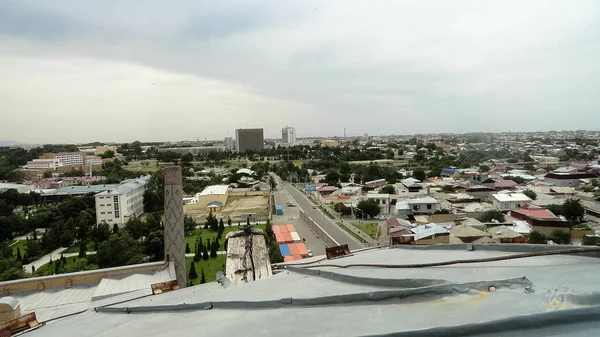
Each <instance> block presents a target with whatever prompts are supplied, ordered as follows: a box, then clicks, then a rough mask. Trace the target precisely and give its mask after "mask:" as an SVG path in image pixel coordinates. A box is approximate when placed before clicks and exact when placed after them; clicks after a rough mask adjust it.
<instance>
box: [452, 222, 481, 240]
mask: <svg viewBox="0 0 600 337" xmlns="http://www.w3.org/2000/svg"><path fill="white" fill-rule="evenodd" d="M449 232H450V234H452V235H453V236H455V237H457V238H459V239H460V241H462V242H464V243H472V242H473V241H475V240H477V239H481V238H483V237H485V236H488V237H489V236H491V235H490V234H489V233H487V232H484V231H482V230H479V229H477V228H475V227H472V226H468V225H458V226H454V227H452V228H450V229H449Z"/></svg>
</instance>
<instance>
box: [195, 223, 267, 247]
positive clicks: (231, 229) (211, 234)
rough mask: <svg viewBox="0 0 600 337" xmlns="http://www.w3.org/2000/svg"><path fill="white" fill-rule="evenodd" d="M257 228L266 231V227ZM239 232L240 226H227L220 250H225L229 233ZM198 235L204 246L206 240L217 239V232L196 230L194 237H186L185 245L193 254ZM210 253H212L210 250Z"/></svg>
mask: <svg viewBox="0 0 600 337" xmlns="http://www.w3.org/2000/svg"><path fill="white" fill-rule="evenodd" d="M256 227H257V228H260V229H262V230H263V231H264V230H265V227H266V225H257V226H256ZM237 230H238V226H231V227H229V226H227V223H226V224H225V231H224V232H223V236H222V237H221V240H219V247H220V248H219V250H225V237H227V233H229V232H234V231H237ZM198 234H200V235H201V237H202V241H204V244H206V239H210V241H211V242H212V241H214V240H215V238H216V237H217V232H211V231H210V230H208V229H195V230H194V231H193V232H192V235H186V237H185V243H186V244H188V245H189V246H190V252H191V253H193V252H194V249H195V248H196V237H198ZM208 251H209V252H210V249H209V250H208Z"/></svg>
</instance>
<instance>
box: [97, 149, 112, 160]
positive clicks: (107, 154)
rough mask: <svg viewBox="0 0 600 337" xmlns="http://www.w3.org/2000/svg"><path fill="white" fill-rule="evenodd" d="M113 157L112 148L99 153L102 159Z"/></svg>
mask: <svg viewBox="0 0 600 337" xmlns="http://www.w3.org/2000/svg"><path fill="white" fill-rule="evenodd" d="M114 157H115V151H113V150H108V151H104V153H102V154H101V155H100V158H102V159H106V158H114Z"/></svg>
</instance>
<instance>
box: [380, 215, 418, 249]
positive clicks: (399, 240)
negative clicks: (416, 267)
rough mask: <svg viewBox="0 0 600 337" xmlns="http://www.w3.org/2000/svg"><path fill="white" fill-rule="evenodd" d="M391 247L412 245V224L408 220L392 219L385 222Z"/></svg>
mask: <svg viewBox="0 0 600 337" xmlns="http://www.w3.org/2000/svg"><path fill="white" fill-rule="evenodd" d="M385 224H386V228H387V233H388V237H389V238H390V245H402V244H410V242H411V241H412V237H411V236H409V234H412V232H411V231H410V228H411V226H410V223H409V222H408V221H406V220H402V219H396V218H390V219H387V220H386V221H385Z"/></svg>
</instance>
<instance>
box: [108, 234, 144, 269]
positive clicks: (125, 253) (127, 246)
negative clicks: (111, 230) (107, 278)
mask: <svg viewBox="0 0 600 337" xmlns="http://www.w3.org/2000/svg"><path fill="white" fill-rule="evenodd" d="M96 262H97V263H98V265H99V266H100V267H102V268H106V267H116V266H124V265H129V264H136V263H142V262H144V255H143V254H142V247H141V245H140V243H139V242H138V241H137V240H135V239H134V238H133V237H131V235H130V234H129V232H127V231H121V232H119V234H115V235H112V236H111V237H110V239H108V240H107V241H104V242H102V243H101V244H100V245H99V246H98V250H97V252H96Z"/></svg>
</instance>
